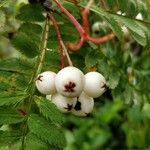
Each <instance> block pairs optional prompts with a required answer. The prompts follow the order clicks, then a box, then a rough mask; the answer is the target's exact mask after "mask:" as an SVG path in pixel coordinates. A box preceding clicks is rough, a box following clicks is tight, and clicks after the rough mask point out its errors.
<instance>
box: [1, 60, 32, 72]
mask: <svg viewBox="0 0 150 150" xmlns="http://www.w3.org/2000/svg"><path fill="white" fill-rule="evenodd" d="M33 63H34V61H33V60H28V59H23V58H11V59H5V61H3V60H1V61H0V70H1V71H8V72H15V73H20V74H22V73H24V74H28V73H30V71H32V70H33Z"/></svg>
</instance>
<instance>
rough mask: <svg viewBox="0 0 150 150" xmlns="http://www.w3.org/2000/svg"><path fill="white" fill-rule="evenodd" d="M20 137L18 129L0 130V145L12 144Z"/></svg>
mask: <svg viewBox="0 0 150 150" xmlns="http://www.w3.org/2000/svg"><path fill="white" fill-rule="evenodd" d="M20 138H21V133H20V132H19V131H16V130H15V131H2V130H0V147H1V146H8V145H10V144H13V143H14V142H16V141H17V140H19V139H20Z"/></svg>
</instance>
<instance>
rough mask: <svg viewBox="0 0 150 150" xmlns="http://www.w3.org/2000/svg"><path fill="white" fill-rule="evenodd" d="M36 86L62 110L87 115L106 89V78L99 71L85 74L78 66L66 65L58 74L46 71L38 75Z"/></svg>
mask: <svg viewBox="0 0 150 150" xmlns="http://www.w3.org/2000/svg"><path fill="white" fill-rule="evenodd" d="M36 87H37V89H38V90H39V92H41V93H42V94H44V95H46V98H47V99H49V100H51V101H52V102H53V103H54V104H55V105H56V106H57V108H58V109H59V110H60V111H61V112H71V113H73V114H74V115H77V116H87V114H89V113H91V112H92V110H93V107H94V99H93V98H97V97H99V96H101V95H102V94H103V93H104V92H105V90H106V80H105V78H104V77H103V76H102V75H101V74H100V73H98V72H88V73H87V74H85V75H84V74H83V72H82V71H81V70H79V69H78V68H76V67H72V66H69V67H65V68H63V69H62V70H60V71H59V72H58V73H57V74H56V73H54V72H52V71H46V72H43V73H41V74H39V75H38V77H37V80H36Z"/></svg>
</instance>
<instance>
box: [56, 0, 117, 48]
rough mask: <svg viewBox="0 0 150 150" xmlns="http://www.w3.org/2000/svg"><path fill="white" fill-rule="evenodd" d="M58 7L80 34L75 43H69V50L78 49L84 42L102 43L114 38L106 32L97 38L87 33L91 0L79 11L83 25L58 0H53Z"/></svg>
mask: <svg viewBox="0 0 150 150" xmlns="http://www.w3.org/2000/svg"><path fill="white" fill-rule="evenodd" d="M53 1H54V2H55V3H56V4H57V5H58V7H59V8H60V9H61V10H62V12H63V13H64V14H65V15H66V16H67V17H68V18H69V19H70V21H71V22H72V23H73V24H74V26H75V27H76V29H77V30H78V32H79V34H80V40H79V42H76V43H69V44H68V47H69V48H70V49H71V50H78V49H80V48H81V47H82V45H83V44H84V42H89V41H90V42H93V43H104V42H106V41H108V40H111V39H112V38H114V36H115V35H114V34H113V33H111V34H108V35H105V36H103V37H98V38H93V37H90V35H89V22H88V15H89V10H90V7H91V6H92V3H93V0H89V2H88V4H87V6H86V7H85V9H84V10H82V11H81V16H82V19H83V27H82V26H81V25H80V24H79V23H78V21H77V20H76V19H75V18H74V16H72V14H70V13H69V12H68V11H67V10H66V9H65V8H64V7H63V6H62V4H61V3H59V2H58V0H53Z"/></svg>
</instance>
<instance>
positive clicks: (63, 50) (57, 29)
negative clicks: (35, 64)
mask: <svg viewBox="0 0 150 150" xmlns="http://www.w3.org/2000/svg"><path fill="white" fill-rule="evenodd" d="M48 14H49V17H50V19H51V21H52V22H53V25H54V28H55V31H56V34H57V39H58V42H59V45H60V46H61V48H62V50H61V56H62V55H64V54H63V52H64V53H65V55H66V57H67V60H68V64H69V66H73V63H72V61H71V59H70V56H69V54H68V51H67V48H66V46H65V44H64V42H63V40H62V37H61V34H60V31H59V27H58V24H57V22H56V20H55V18H54V16H53V15H52V14H51V13H48ZM61 62H62V63H63V64H64V58H61Z"/></svg>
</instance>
